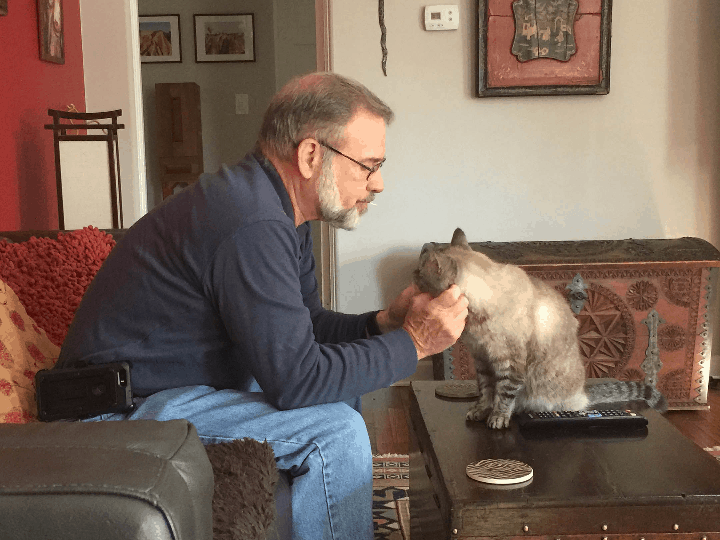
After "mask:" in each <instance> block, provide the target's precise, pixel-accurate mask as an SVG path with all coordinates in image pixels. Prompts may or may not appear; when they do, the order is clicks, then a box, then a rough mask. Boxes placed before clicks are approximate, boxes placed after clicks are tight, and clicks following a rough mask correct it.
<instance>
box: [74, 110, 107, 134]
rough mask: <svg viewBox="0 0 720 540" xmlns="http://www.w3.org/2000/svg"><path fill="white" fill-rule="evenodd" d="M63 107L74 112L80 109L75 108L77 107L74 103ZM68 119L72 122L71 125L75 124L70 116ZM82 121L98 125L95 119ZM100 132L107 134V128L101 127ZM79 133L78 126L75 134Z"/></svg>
mask: <svg viewBox="0 0 720 540" xmlns="http://www.w3.org/2000/svg"><path fill="white" fill-rule="evenodd" d="M65 108H66V109H67V112H74V113H79V112H80V111H78V110H77V107H75V104H74V103H71V104H70V105H68V106H67V107H65ZM68 120H70V123H71V124H73V125H74V124H75V122H73V121H72V118H69V119H68ZM84 123H85V124H98V125H100V122H98V121H97V120H88V121H87V122H84ZM68 131H73V130H71V129H69V130H68ZM102 132H103V134H105V135H107V129H103V130H102ZM79 134H80V129H79V128H78V129H76V130H75V135H79Z"/></svg>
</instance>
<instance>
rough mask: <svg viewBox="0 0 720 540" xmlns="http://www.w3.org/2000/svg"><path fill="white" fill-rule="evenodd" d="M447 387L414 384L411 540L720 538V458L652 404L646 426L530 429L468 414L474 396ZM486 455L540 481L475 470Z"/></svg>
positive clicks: (412, 393) (434, 384)
mask: <svg viewBox="0 0 720 540" xmlns="http://www.w3.org/2000/svg"><path fill="white" fill-rule="evenodd" d="M464 383H465V384H468V383H470V382H469V381H465V382H464ZM446 384H448V381H414V382H412V388H411V399H410V401H411V405H410V418H411V424H412V427H413V432H414V437H415V442H416V443H417V446H418V448H419V450H417V451H413V452H411V455H410V469H411V470H410V515H411V527H412V532H411V538H412V540H442V539H464V540H470V539H474V540H480V539H490V538H507V539H514V540H517V539H520V538H526V539H533V540H537V539H539V538H543V539H547V540H554V539H560V540H566V539H570V540H574V539H578V540H579V539H581V538H592V539H595V540H643V539H644V540H656V539H663V540H664V539H675V540H691V539H692V540H702V539H703V538H704V539H706V540H720V464H719V463H718V462H717V460H715V459H714V458H713V457H712V456H710V455H709V454H708V452H705V451H703V449H701V448H700V447H698V446H697V445H695V444H694V443H693V442H692V441H690V440H689V439H687V438H685V437H684V436H683V435H682V434H681V433H680V432H679V431H677V430H676V429H675V427H673V426H672V425H671V424H670V423H669V422H668V421H667V420H666V419H665V418H664V417H663V416H662V415H660V414H658V413H657V412H655V411H654V410H652V409H644V410H642V411H641V412H642V414H644V415H645V416H646V417H647V419H648V421H649V423H648V429H647V432H646V433H642V434H639V435H638V434H636V435H634V436H608V435H605V436H602V437H597V436H596V437H592V436H589V435H584V436H583V435H557V436H552V437H547V436H545V437H531V436H529V435H526V434H524V433H523V432H521V431H520V430H519V429H518V427H517V425H516V423H515V422H513V423H512V424H511V427H510V429H508V430H503V431H497V430H491V429H489V428H487V426H486V425H485V424H484V423H478V422H468V421H466V420H465V412H466V411H467V409H468V406H469V404H470V403H471V401H472V400H468V399H450V398H440V397H437V396H436V394H435V389H436V388H437V387H438V386H442V385H446ZM470 384H471V383H470ZM489 458H494V459H513V460H517V461H521V462H524V463H527V464H528V465H530V466H531V467H532V468H533V474H534V476H533V479H532V481H531V482H530V483H529V484H527V485H524V486H522V487H517V488H510V487H505V486H490V485H487V484H482V483H479V482H476V481H475V480H472V479H470V478H468V477H467V475H466V473H465V467H466V466H467V465H468V464H470V463H474V462H477V461H480V460H482V459H489Z"/></svg>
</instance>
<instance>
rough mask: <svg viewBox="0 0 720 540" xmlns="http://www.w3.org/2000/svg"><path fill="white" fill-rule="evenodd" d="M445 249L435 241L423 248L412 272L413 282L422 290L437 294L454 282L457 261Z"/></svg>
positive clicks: (433, 294)
mask: <svg viewBox="0 0 720 540" xmlns="http://www.w3.org/2000/svg"><path fill="white" fill-rule="evenodd" d="M447 249H448V248H447V247H445V248H443V247H439V246H438V244H435V243H433V244H428V245H426V246H425V247H424V248H423V250H422V253H421V254H420V260H419V262H418V267H417V268H416V269H415V272H414V273H413V279H414V281H415V284H416V285H417V286H418V289H420V290H421V291H422V292H426V293H430V294H431V295H432V296H437V295H439V294H440V293H441V292H443V291H444V290H445V289H447V288H448V287H450V285H452V284H453V283H455V279H456V278H457V263H456V262H455V261H454V260H453V259H452V258H451V257H449V256H448V255H447V253H446V252H447Z"/></svg>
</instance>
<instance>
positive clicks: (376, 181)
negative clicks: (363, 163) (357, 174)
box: [368, 170, 385, 193]
mask: <svg viewBox="0 0 720 540" xmlns="http://www.w3.org/2000/svg"><path fill="white" fill-rule="evenodd" d="M383 189H385V184H384V183H383V178H382V173H381V172H380V170H378V171H376V172H374V173H373V174H371V175H370V181H369V182H368V191H372V192H374V193H380V192H381V191H382V190H383Z"/></svg>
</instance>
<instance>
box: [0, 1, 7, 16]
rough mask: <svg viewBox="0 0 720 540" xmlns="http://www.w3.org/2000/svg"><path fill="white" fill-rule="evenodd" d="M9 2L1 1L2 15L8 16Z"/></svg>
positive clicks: (0, 9) (0, 12) (0, 13)
mask: <svg viewBox="0 0 720 540" xmlns="http://www.w3.org/2000/svg"><path fill="white" fill-rule="evenodd" d="M7 3H8V0H0V15H7Z"/></svg>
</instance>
